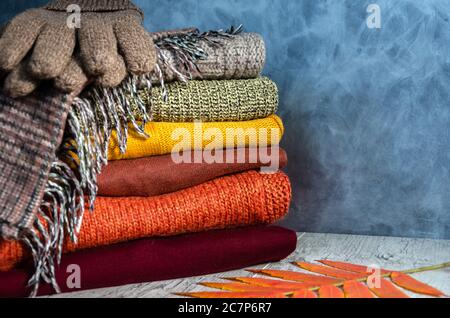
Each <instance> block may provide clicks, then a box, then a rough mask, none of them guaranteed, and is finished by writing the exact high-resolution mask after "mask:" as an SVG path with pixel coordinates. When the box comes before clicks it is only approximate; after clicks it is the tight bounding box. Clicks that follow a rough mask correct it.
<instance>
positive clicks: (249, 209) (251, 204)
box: [0, 171, 291, 271]
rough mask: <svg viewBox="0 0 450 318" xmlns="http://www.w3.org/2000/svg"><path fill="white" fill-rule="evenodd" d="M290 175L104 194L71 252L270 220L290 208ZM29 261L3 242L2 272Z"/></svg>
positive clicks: (251, 176) (245, 176)
mask: <svg viewBox="0 0 450 318" xmlns="http://www.w3.org/2000/svg"><path fill="white" fill-rule="evenodd" d="M290 199H291V185H290V182H289V179H288V177H287V176H286V175H285V174H284V173H282V172H278V173H276V174H261V173H259V172H257V171H249V172H244V173H241V174H237V175H232V176H227V177H223V178H219V179H216V180H213V181H210V182H207V183H204V184H201V185H198V186H195V187H192V188H189V189H186V190H182V191H179V192H175V193H171V194H166V195H162V196H157V197H150V198H98V199H97V201H96V206H95V211H94V212H93V213H92V214H90V213H86V216H85V219H84V223H83V226H82V229H81V233H80V235H79V242H78V244H77V245H74V244H71V243H69V244H67V245H66V247H65V252H72V251H76V250H82V249H87V248H93V247H98V246H105V245H110V244H114V243H119V242H125V241H130V240H135V239H140V238H145V237H153V236H171V235H178V234H183V233H192V232H201V231H207V230H213V229H224V228H231V227H239V226H246V225H255V224H270V223H274V222H276V221H278V220H280V219H281V218H282V217H284V216H285V215H286V214H287V212H288V209H289V204H290ZM27 259H29V257H28V254H27V251H26V249H25V248H24V247H23V246H21V245H20V244H19V243H17V242H6V241H1V242H0V271H7V270H10V269H13V268H15V267H17V266H18V265H19V264H21V263H23V262H24V260H27Z"/></svg>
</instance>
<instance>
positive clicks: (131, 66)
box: [0, 0, 156, 96]
mask: <svg viewBox="0 0 450 318" xmlns="http://www.w3.org/2000/svg"><path fill="white" fill-rule="evenodd" d="M72 4H77V5H78V6H80V8H81V18H80V21H81V28H80V29H76V28H70V27H69V26H68V24H67V20H68V17H69V16H70V15H71V14H72V13H67V12H66V10H67V7H68V6H69V5H72ZM142 20H143V14H142V12H141V11H140V10H139V9H138V8H137V7H136V6H134V5H133V4H132V3H131V1H128V0H127V1H125V0H81V1H80V0H79V1H76V0H57V1H53V2H51V3H49V4H48V5H47V6H46V7H44V8H39V9H32V10H28V11H25V12H24V13H22V14H20V15H19V16H17V17H16V18H14V19H13V20H12V21H10V22H9V24H8V25H7V26H6V28H5V30H4V32H3V35H1V37H0V52H1V55H0V69H2V70H3V71H4V72H8V73H9V75H8V76H7V78H6V80H5V83H4V89H5V91H6V93H8V94H10V95H11V96H24V95H27V94H29V93H31V92H32V91H33V90H34V89H35V88H36V87H37V86H38V85H39V81H40V80H48V79H55V84H56V85H57V86H58V87H59V88H61V89H63V90H64V91H68V92H71V91H76V90H78V89H79V88H80V87H82V86H84V85H85V83H86V81H87V79H88V78H89V79H92V80H96V82H97V84H99V85H101V86H104V87H114V86H117V85H118V84H120V83H121V82H122V80H123V79H124V78H125V77H126V75H127V72H131V73H134V74H145V73H150V72H151V71H152V70H153V68H154V66H155V64H156V51H155V47H154V44H153V40H152V36H151V35H150V33H148V32H147V31H146V30H145V29H144V27H143V26H142ZM75 48H77V51H76V52H74V51H75Z"/></svg>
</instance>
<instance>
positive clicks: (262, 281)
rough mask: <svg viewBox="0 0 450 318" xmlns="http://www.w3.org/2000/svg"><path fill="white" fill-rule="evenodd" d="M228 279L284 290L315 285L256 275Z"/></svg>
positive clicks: (300, 288)
mask: <svg viewBox="0 0 450 318" xmlns="http://www.w3.org/2000/svg"><path fill="white" fill-rule="evenodd" d="M230 280H235V281H238V282H242V283H246V284H250V285H254V286H261V287H271V288H275V289H284V290H287V289H289V290H302V289H307V288H311V287H314V286H317V285H314V284H308V283H297V282H287V281H283V280H277V279H267V278H258V277H235V278H230Z"/></svg>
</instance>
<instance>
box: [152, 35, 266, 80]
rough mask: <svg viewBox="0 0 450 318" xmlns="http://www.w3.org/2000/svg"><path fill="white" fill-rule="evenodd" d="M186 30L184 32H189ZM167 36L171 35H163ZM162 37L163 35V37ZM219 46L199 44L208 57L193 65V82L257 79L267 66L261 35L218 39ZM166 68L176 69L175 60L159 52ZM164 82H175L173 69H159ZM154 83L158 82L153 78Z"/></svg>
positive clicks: (156, 78)
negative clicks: (163, 58) (196, 69)
mask: <svg viewBox="0 0 450 318" xmlns="http://www.w3.org/2000/svg"><path fill="white" fill-rule="evenodd" d="M189 31H190V29H187V30H186V31H185V32H189ZM166 33H167V34H168V35H169V36H170V35H171V33H170V32H166ZM163 34H164V33H163ZM217 40H218V41H219V42H220V45H217V46H216V45H211V44H210V43H208V41H204V40H203V41H202V40H201V41H199V43H198V46H199V47H200V48H201V49H202V50H203V51H204V52H205V53H206V54H207V55H208V57H207V58H206V59H202V60H199V61H197V62H196V65H197V67H198V71H196V72H193V74H192V77H193V78H194V79H204V80H214V79H216V80H217V79H220V80H226V79H246V78H255V77H258V76H260V74H261V72H262V70H263V68H264V64H265V62H266V47H265V43H264V40H263V38H262V36H261V35H259V34H257V33H241V34H237V35H233V36H232V37H229V38H221V39H217ZM162 54H163V55H165V56H166V57H167V59H168V64H169V65H175V66H176V65H177V62H176V56H175V55H174V54H172V53H171V52H169V51H166V50H162ZM160 67H161V69H162V73H163V76H164V80H165V81H166V82H171V81H175V80H177V74H176V72H174V70H173V68H171V67H169V66H167V65H165V64H162V65H160ZM152 82H153V83H158V82H159V79H158V77H157V76H156V75H155V76H153V78H152Z"/></svg>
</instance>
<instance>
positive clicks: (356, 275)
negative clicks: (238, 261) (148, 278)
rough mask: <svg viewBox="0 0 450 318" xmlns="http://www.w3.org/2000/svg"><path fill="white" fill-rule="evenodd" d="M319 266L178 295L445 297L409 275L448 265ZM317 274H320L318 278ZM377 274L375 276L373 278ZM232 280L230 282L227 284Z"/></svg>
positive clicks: (301, 264)
mask: <svg viewBox="0 0 450 318" xmlns="http://www.w3.org/2000/svg"><path fill="white" fill-rule="evenodd" d="M318 262H319V263H321V264H315V263H307V262H296V263H294V264H295V265H296V266H298V267H299V268H301V269H302V270H305V271H309V272H312V273H314V274H308V273H304V272H299V271H288V270H272V269H249V270H248V271H249V272H252V273H254V274H257V275H260V276H265V277H270V278H264V277H233V278H226V279H227V280H228V282H223V283H222V282H204V283H201V284H202V285H203V286H205V287H209V288H214V289H220V290H222V291H220V292H217V291H215V292H214V291H211V292H194V293H183V294H178V295H182V296H187V297H197V298H285V297H289V298H344V297H345V298H375V297H379V298H408V295H407V294H406V293H405V292H404V291H403V290H402V289H404V290H408V291H410V292H414V293H416V294H420V295H428V296H434V297H442V296H445V294H444V293H443V292H441V291H439V290H437V289H436V288H434V287H432V286H429V285H427V284H425V283H422V282H420V281H418V280H416V279H415V278H413V277H412V276H411V275H412V274H414V273H419V272H425V271H432V270H437V269H442V268H447V267H450V263H444V264H440V265H436V266H429V267H423V268H419V269H412V270H408V271H402V272H398V271H391V270H386V269H379V270H378V269H377V271H375V272H374V271H373V270H369V269H370V267H367V266H363V265H357V264H350V263H345V262H336V261H330V260H322V261H318ZM317 274H320V275H317ZM376 275H378V277H377V276H376ZM230 281H231V282H230Z"/></svg>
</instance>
